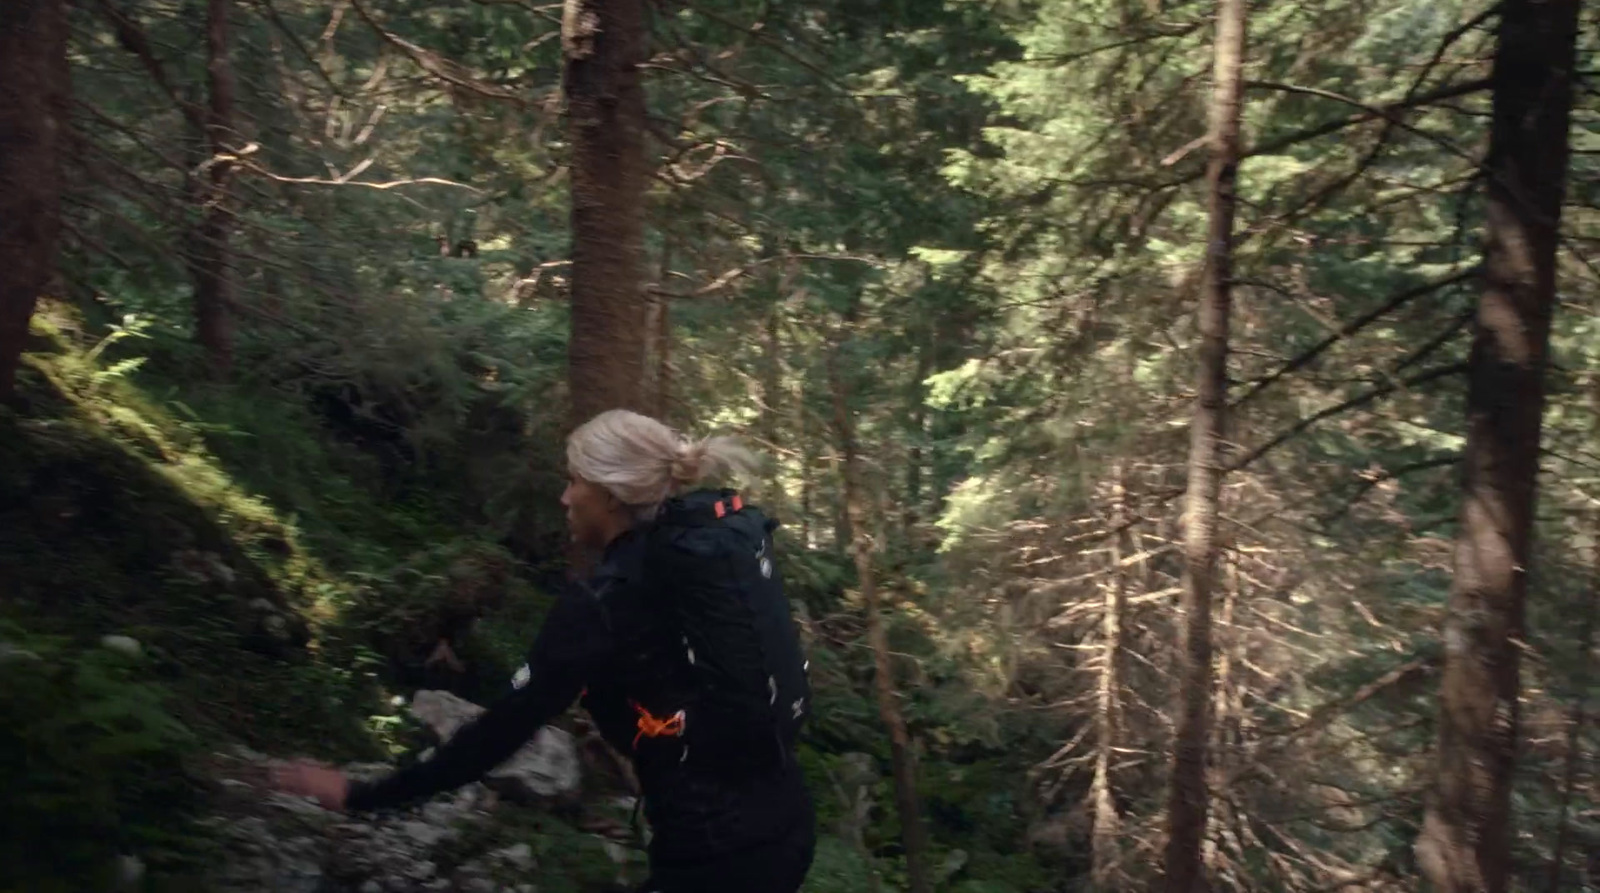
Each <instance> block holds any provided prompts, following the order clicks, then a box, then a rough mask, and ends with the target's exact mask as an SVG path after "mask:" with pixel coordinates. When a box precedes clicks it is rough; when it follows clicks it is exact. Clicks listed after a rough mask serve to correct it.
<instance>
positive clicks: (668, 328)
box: [645, 242, 672, 421]
mask: <svg viewBox="0 0 1600 893" xmlns="http://www.w3.org/2000/svg"><path fill="white" fill-rule="evenodd" d="M671 274H672V243H670V242H668V243H667V244H665V245H663V246H662V247H661V277H660V281H659V282H657V284H656V292H655V294H654V295H651V296H650V298H649V299H648V301H647V302H646V306H647V307H648V312H647V313H646V314H645V320H646V323H645V328H646V331H647V332H648V338H649V340H650V344H649V347H648V350H647V351H646V353H645V357H646V360H647V363H646V365H647V367H649V370H650V371H649V378H650V389H649V390H650V395H649V399H648V400H646V401H645V402H646V403H647V404H648V405H649V407H650V411H651V412H652V413H654V414H655V417H656V418H658V419H661V420H662V421H667V417H668V416H669V415H670V409H671V402H672V299H671V297H669V296H668V294H667V290H666V285H667V279H668V278H669V277H670V276H671ZM649 361H653V363H651V362H649Z"/></svg>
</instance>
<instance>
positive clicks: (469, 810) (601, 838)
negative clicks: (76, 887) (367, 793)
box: [129, 691, 642, 893]
mask: <svg viewBox="0 0 1600 893" xmlns="http://www.w3.org/2000/svg"><path fill="white" fill-rule="evenodd" d="M411 710H412V712H413V713H414V714H415V715H417V716H418V718H420V719H422V720H423V722H425V723H427V724H428V725H429V726H431V727H432V728H433V729H434V731H435V732H436V733H437V734H438V735H439V736H440V738H441V739H445V738H448V737H449V735H450V734H452V733H453V732H454V731H455V729H456V728H458V727H459V726H460V725H461V724H462V723H463V722H465V721H466V720H467V719H468V718H470V717H471V716H472V715H475V714H476V713H477V712H478V711H479V710H481V708H478V707H477V706H476V705H473V704H470V703H468V702H466V701H462V700H461V699H459V698H456V697H454V696H452V695H450V694H447V693H444V692H433V691H424V692H419V693H418V694H417V696H416V697H415V698H414V699H413V701H412V704H411ZM425 756H426V755H425ZM272 763H273V760H272V758H270V757H268V756H267V755H265V754H260V753H255V752H253V751H250V750H247V749H244V748H234V749H232V750H231V751H229V752H226V753H219V754H216V755H215V758H214V765H215V767H216V769H215V772H216V774H217V776H218V778H219V781H220V784H221V786H222V788H223V791H224V794H223V797H222V800H223V803H224V809H223V810H222V811H220V812H219V813H218V814H217V815H214V816H212V817H211V818H209V819H207V820H206V821H207V823H208V825H209V826H210V830H211V831H212V832H213V833H214V834H215V835H216V836H217V837H218V838H219V840H220V842H221V843H222V844H223V849H224V851H225V852H227V853H228V857H227V858H226V859H225V860H223V861H220V862H219V864H217V865H215V867H214V873H213V877H212V878H211V879H210V884H209V885H208V889H211V890H215V891H217V893H413V891H415V893H424V891H427V893H535V891H538V890H540V889H541V883H540V881H541V873H542V872H541V866H540V865H539V860H538V859H537V858H536V855H535V846H534V845H533V843H531V842H530V840H531V839H533V835H531V834H530V833H528V832H526V831H525V830H520V831H519V825H518V822H517V821H516V820H517V819H526V818H527V817H528V816H529V815H535V814H543V815H545V816H547V817H550V818H551V820H552V821H561V822H563V823H567V824H569V825H571V826H572V827H573V828H574V829H577V828H582V829H587V830H583V831H579V830H574V831H573V833H575V834H588V835H589V839H590V840H593V841H597V842H598V843H599V845H600V846H602V847H603V848H604V851H605V853H606V854H607V855H608V856H609V857H610V858H611V860H612V861H613V862H614V863H615V867H616V875H617V876H616V883H617V885H618V887H619V888H624V885H625V884H626V883H627V882H628V880H629V879H630V878H633V879H637V875H638V873H639V872H638V870H637V869H638V865H639V863H640V862H641V860H642V853H641V851H640V848H639V841H638V840H637V839H635V835H634V832H633V829H632V826H631V823H630V822H629V814H630V813H631V811H632V805H633V804H632V801H631V800H630V799H627V798H620V797H609V798H599V799H597V796H596V795H595V794H593V793H591V794H590V795H587V796H585V795H584V794H583V791H582V788H583V781H584V772H583V768H582V767H583V760H582V759H581V756H580V749H579V747H578V744H577V742H576V741H575V740H574V738H573V736H572V735H570V734H568V733H567V732H564V731H561V730H559V729H553V728H547V729H544V730H543V731H541V733H540V734H539V735H538V736H537V737H536V738H535V739H534V740H533V741H531V742H529V743H528V745H527V746H525V747H524V748H523V749H522V750H521V751H519V752H518V753H517V755H516V756H514V757H513V758H512V759H511V760H509V761H507V763H506V764H504V765H503V766H501V767H500V768H499V769H497V770H496V771H495V772H494V773H492V774H491V775H490V776H489V777H487V778H485V779H484V781H483V782H482V783H475V784H471V785H468V786H467V787H464V788H462V789H460V790H458V791H454V792H451V793H448V794H442V795H440V796H438V797H436V798H434V799H433V800H431V801H429V802H428V803H426V804H423V805H421V806H419V807H416V808H412V809H408V810H404V811H397V812H392V813H385V814H356V815H347V814H338V813H332V812H329V811H327V810H324V809H322V808H321V807H320V806H318V805H317V804H316V803H315V802H313V801H311V800H308V799H305V798H300V797H291V796H288V795H285V794H283V793H280V792H276V791H273V790H271V789H270V787H269V786H268V785H267V784H266V779H267V777H268V770H269V769H270V767H271V765H272ZM344 768H345V769H346V771H347V772H349V773H350V774H351V775H352V776H353V777H358V778H362V777H370V776H373V775H378V774H382V773H384V772H387V771H389V770H390V769H391V768H392V767H389V766H386V765H382V764H355V765H350V766H346V767H344ZM522 827H524V828H525V826H522ZM519 836H521V837H523V838H525V839H523V840H518V839H517V838H518V837H519ZM129 868H130V870H132V871H135V872H136V871H137V866H136V865H132V866H129ZM544 888H545V889H549V887H548V885H546V886H545V887H544Z"/></svg>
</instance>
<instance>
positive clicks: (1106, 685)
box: [1089, 460, 1129, 890]
mask: <svg viewBox="0 0 1600 893" xmlns="http://www.w3.org/2000/svg"><path fill="white" fill-rule="evenodd" d="M1111 478H1112V484H1111V486H1112V491H1111V518H1110V520H1111V527H1112V528H1113V529H1116V530H1118V531H1119V532H1118V533H1117V535H1116V536H1114V537H1112V540H1111V573H1110V575H1109V576H1108V577H1107V579H1106V586H1105V605H1104V607H1103V609H1102V610H1103V611H1104V613H1103V614H1102V615H1101V618H1100V627H1101V629H1100V636H1101V639H1102V641H1101V645H1100V661H1101V663H1100V680H1099V688H1098V691H1097V692H1096V696H1097V701H1098V703H1097V705H1096V710H1095V725H1096V726H1097V728H1096V733H1097V737H1098V738H1099V742H1098V744H1099V750H1098V751H1097V752H1096V753H1095V760H1094V779H1093V781H1091V782H1090V786H1089V795H1090V799H1091V800H1092V801H1093V808H1094V832H1093V835H1092V839H1091V841H1090V859H1091V862H1090V871H1089V875H1090V877H1091V878H1092V879H1093V881H1094V889H1096V890H1111V889H1113V888H1115V886H1116V880H1115V879H1116V876H1117V873H1118V872H1117V866H1118V863H1119V862H1120V861H1121V859H1122V852H1121V849H1122V848H1121V844H1120V841H1119V835H1120V833H1121V817H1120V816H1119V815H1118V813H1117V800H1116V789H1115V788H1114V787H1113V785H1112V779H1111V768H1112V764H1113V763H1114V762H1115V761H1116V747H1117V736H1118V729H1119V727H1120V722H1119V719H1120V716H1119V714H1120V713H1121V709H1122V705H1121V695H1122V673H1121V665H1122V624H1123V615H1124V614H1125V612H1126V602H1127V598H1126V595H1127V576H1128V575H1127V573H1126V572H1125V570H1124V569H1123V567H1122V559H1123V555H1124V552H1125V547H1126V545H1127V544H1128V540H1129V535H1128V531H1126V530H1121V529H1120V528H1122V527H1123V526H1124V525H1125V524H1126V523H1127V514H1128V513H1127V487H1126V471H1125V469H1124V467H1123V465H1122V462H1121V461H1120V460H1119V461H1117V462H1115V463H1114V465H1113V467H1112V471H1111Z"/></svg>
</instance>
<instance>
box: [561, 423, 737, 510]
mask: <svg viewBox="0 0 1600 893" xmlns="http://www.w3.org/2000/svg"><path fill="white" fill-rule="evenodd" d="M756 468H757V460H756V457H755V454H753V453H751V452H750V451H749V450H747V449H745V448H744V447H743V446H740V445H739V443H738V441H736V440H734V439H733V438H731V437H708V438H705V439H704V440H697V441H691V440H689V439H688V438H685V437H684V436H683V435H682V434H679V433H678V432H677V431H674V430H673V429H672V428H669V427H668V426H666V425H664V424H662V423H661V422H658V421H656V420H655V419H652V418H650V417H649V416H644V415H640V414H639V413H636V412H629V411H628V410H626V409H613V410H609V411H607V412H602V413H600V414H599V415H597V416H595V417H594V418H592V419H590V420H589V421H587V422H585V423H583V425H581V426H579V428H578V430H576V431H574V432H572V434H571V436H569V437H568V438H567V469H568V470H569V471H571V472H572V473H573V474H576V475H577V476H578V477H581V478H583V479H584V480H586V481H589V482H591V483H594V484H599V485H600V486H602V487H604V488H605V489H606V491H607V492H609V493H610V494H611V495H612V496H615V497H616V498H617V499H618V500H619V501H621V502H622V503H623V504H624V505H626V506H628V507H629V508H631V509H633V510H634V512H635V514H637V515H638V516H639V517H640V518H650V517H652V516H654V515H655V513H656V510H657V509H658V508H660V506H661V503H663V502H666V501H667V499H668V497H670V496H672V494H673V493H675V492H677V491H678V490H681V489H687V488H689V487H693V486H694V485H696V484H698V483H700V482H701V481H702V480H704V479H706V478H708V477H716V476H722V475H726V474H729V473H746V474H748V473H751V472H753V471H755V470H756Z"/></svg>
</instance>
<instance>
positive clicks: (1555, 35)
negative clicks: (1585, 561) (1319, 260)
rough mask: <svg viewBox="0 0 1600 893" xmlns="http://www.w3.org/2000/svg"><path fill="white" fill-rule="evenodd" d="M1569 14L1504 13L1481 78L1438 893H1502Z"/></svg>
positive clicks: (1570, 10)
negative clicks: (1483, 168)
mask: <svg viewBox="0 0 1600 893" xmlns="http://www.w3.org/2000/svg"><path fill="white" fill-rule="evenodd" d="M1577 24H1578V0H1540V2H1535V0H1507V2H1506V3H1504V4H1502V5H1501V7H1500V30H1499V48H1498V50H1497V52H1496V55H1495V62H1494V72H1493V74H1492V76H1491V80H1492V85H1493V89H1494V100H1493V102H1494V111H1493V116H1492V120H1491V124H1490V128H1491V129H1490V137H1489V161H1488V173H1489V182H1488V197H1489V202H1488V228H1487V236H1488V238H1487V240H1486V242H1485V254H1484V277H1485V281H1484V287H1483V292H1482V294H1481V295H1480V296H1479V299H1478V315H1477V334H1476V336H1475V338H1474V339H1473V343H1472V352H1471V354H1470V357H1469V359H1468V365H1469V370H1468V379H1469V380H1468V385H1467V446H1466V453H1465V456H1464V461H1463V469H1462V470H1463V475H1462V482H1461V489H1462V493H1461V495H1462V501H1461V520H1460V529H1459V533H1458V534H1457V539H1456V549H1455V578H1454V581H1453V583H1452V586H1451V590H1450V604H1449V610H1448V612H1447V614H1446V616H1445V622H1444V669H1443V677H1442V679H1441V682H1440V696H1439V701H1440V710H1439V744H1438V756H1437V759H1436V761H1435V766H1436V773H1437V774H1436V776H1435V780H1434V791H1433V796H1432V798H1431V799H1430V802H1429V804H1428V809H1427V815H1426V818H1425V819H1424V821H1423V829H1422V834H1421V837H1420V839H1419V840H1418V843H1417V857H1418V863H1419V865H1420V866H1421V868H1422V871H1423V873H1424V874H1425V875H1426V876H1427V877H1428V879H1429V880H1430V881H1431V882H1432V883H1433V885H1434V887H1435V888H1436V889H1438V890H1440V891H1443V893H1465V891H1474V893H1476V891H1490V893H1498V891H1503V890H1506V889H1507V886H1508V883H1509V879H1508V875H1509V872H1510V844H1511V828H1510V812H1511V777H1512V771H1513V767H1514V765H1515V762H1516V748H1517V724H1518V704H1517V697H1518V688H1519V678H1518V674H1519V667H1518V649H1519V648H1521V647H1522V643H1523V639H1524V636H1523V602H1524V597H1525V595H1526V592H1527V572H1528V565H1529V562H1530V561H1531V560H1532V548H1531V547H1532V539H1533V521H1534V500H1535V492H1536V487H1535V484H1536V479H1537V476H1538V471H1539V438H1540V428H1541V417H1542V415H1543V411H1544V370H1545V363H1546V351H1547V347H1548V341H1549V336H1550V317H1551V313H1552V311H1553V309H1554V305H1555V275H1556V247H1557V242H1558V238H1559V228H1560V222H1561V203H1562V199H1563V195H1564V193H1565V189H1566V170H1567V157H1568V147H1567V128H1568V119H1569V117H1570V114H1571V106H1572V76H1573V57H1574V51H1575V44H1576V39H1577Z"/></svg>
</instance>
